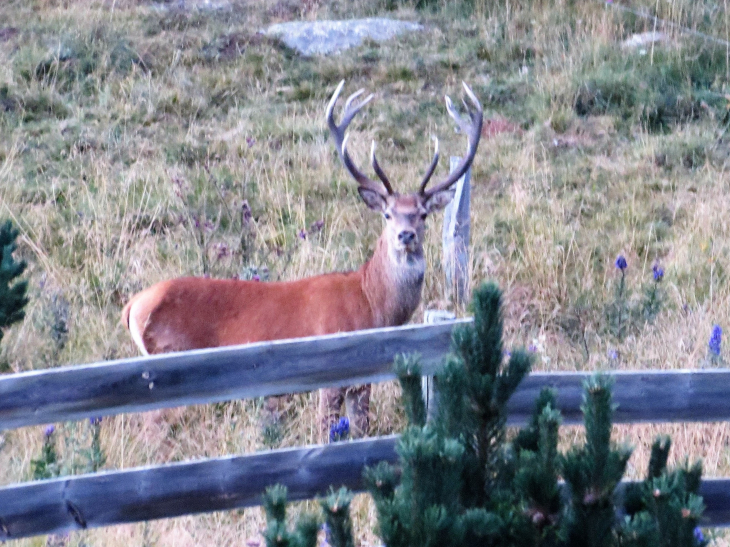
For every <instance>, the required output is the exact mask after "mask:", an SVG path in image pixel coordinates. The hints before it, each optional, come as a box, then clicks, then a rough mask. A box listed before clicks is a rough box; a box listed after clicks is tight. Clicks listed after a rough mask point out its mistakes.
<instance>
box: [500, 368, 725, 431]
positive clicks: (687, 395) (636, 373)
mask: <svg viewBox="0 0 730 547" xmlns="http://www.w3.org/2000/svg"><path fill="white" fill-rule="evenodd" d="M590 374H591V373H588V372H550V373H534V374H531V375H530V376H529V377H528V378H526V379H525V380H524V381H523V382H522V384H521V385H520V387H519V388H518V390H517V392H516V393H515V395H514V396H513V397H512V399H511V400H510V401H509V404H508V409H509V411H510V417H509V422H510V423H512V424H521V423H525V421H526V420H527V418H528V417H529V415H530V413H531V412H532V405H533V402H534V400H535V398H536V397H537V394H538V393H539V392H540V390H541V389H542V388H543V387H551V388H554V389H555V390H556V392H557V405H558V408H559V409H560V411H561V412H562V414H563V423H566V424H570V423H581V422H582V421H583V420H582V414H581V411H580V405H581V404H582V401H583V382H584V381H585V379H586V378H588V377H589V376H590ZM611 376H613V378H614V380H615V384H614V389H613V400H614V402H615V403H616V404H617V405H618V407H617V409H616V411H615V413H614V422H615V423H641V422H654V423H659V422H719V421H727V420H730V370H728V369H702V370H627V371H623V370H622V371H614V372H612V373H611Z"/></svg>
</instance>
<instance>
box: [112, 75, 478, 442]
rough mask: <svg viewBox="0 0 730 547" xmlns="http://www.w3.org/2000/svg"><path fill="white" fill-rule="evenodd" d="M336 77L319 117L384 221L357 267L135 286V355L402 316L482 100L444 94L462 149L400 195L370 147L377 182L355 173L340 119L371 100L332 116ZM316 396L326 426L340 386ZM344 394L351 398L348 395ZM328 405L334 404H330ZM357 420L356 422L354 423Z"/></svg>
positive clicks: (125, 318) (381, 322)
mask: <svg viewBox="0 0 730 547" xmlns="http://www.w3.org/2000/svg"><path fill="white" fill-rule="evenodd" d="M343 85H344V81H343V82H341V83H340V85H339V86H338V87H337V90H336V91H335V93H334V94H333V96H332V99H331V100H330V103H329V105H328V107H327V116H326V117H327V124H328V126H329V129H330V133H331V134H332V137H333V138H334V142H335V146H336V147H337V152H338V154H339V156H340V159H341V160H342V162H343V164H344V165H345V167H346V168H347V170H348V171H349V172H350V174H351V175H352V177H353V178H354V179H355V180H356V181H357V183H358V192H359V193H360V197H362V199H363V201H364V202H365V204H366V205H367V206H368V207H369V208H370V209H372V210H373V211H377V212H379V213H381V214H382V215H383V217H384V219H385V228H384V230H383V233H382V234H381V236H380V238H379V239H378V242H377V245H376V248H375V251H374V253H373V256H372V258H371V259H370V260H369V261H368V262H366V263H365V264H364V265H363V266H362V267H361V268H360V269H359V270H357V271H354V272H349V273H330V274H325V275H318V276H314V277H309V278H306V279H300V280H298V281H288V282H277V283H260V282H256V281H238V280H224V279H207V278H198V277H185V278H179V279H172V280H170V281H163V282H161V283H158V284H156V285H154V286H152V287H150V288H149V289H147V290H145V291H142V292H141V293H139V294H137V295H135V296H134V297H133V298H132V299H131V300H130V301H129V303H128V304H127V305H126V306H125V307H124V310H123V312H122V322H123V323H124V325H125V326H126V327H127V328H129V331H130V334H131V335H132V339H133V340H134V342H135V343H136V344H137V346H138V347H139V349H140V351H141V352H142V353H144V354H152V353H164V352H170V351H184V350H191V349H200V348H209V347H217V346H228V345H236V344H245V343H249V342H261V341H266V340H278V339H283V338H298V337H303V336H314V335H321V334H331V333H336V332H344V331H353V330H360V329H368V328H375V327H387V326H396V325H402V324H404V323H406V322H407V321H408V320H409V319H410V318H411V315H412V314H413V312H414V311H415V310H416V308H417V307H418V304H419V302H420V300H421V288H422V286H423V276H424V273H425V263H424V258H423V236H424V231H425V222H426V218H427V217H428V215H429V214H431V213H433V212H435V211H438V210H440V209H442V208H443V207H445V206H446V205H447V204H448V203H449V202H450V201H451V199H452V198H453V185H454V183H455V182H456V181H457V180H458V179H459V178H461V176H462V175H463V174H464V173H465V172H466V170H467V169H468V168H469V166H470V165H471V163H472V161H473V159H474V156H475V154H476V151H477V145H478V143H479V138H480V136H481V129H482V108H481V105H480V104H479V101H478V100H477V98H476V97H475V96H474V94H473V92H472V91H471V89H469V87H468V86H467V85H466V84H464V91H465V92H466V94H467V96H468V97H469V99H470V101H471V106H472V107H473V109H472V110H470V109H469V105H467V103H466V102H464V104H465V106H467V110H469V117H470V119H469V121H466V120H464V119H463V118H462V117H461V116H460V115H459V114H458V113H457V111H456V109H455V108H454V106H453V104H452V103H451V100H450V99H449V98H448V97H446V108H447V110H448V112H449V115H450V116H451V117H452V118H453V119H454V121H456V123H457V124H458V126H459V128H460V129H461V131H462V132H463V133H464V134H466V135H467V137H468V139H469V148H468V150H467V154H466V156H465V157H464V158H463V159H462V160H461V162H460V163H459V165H458V166H457V167H456V169H455V170H454V171H453V172H452V173H450V174H449V175H448V176H447V177H446V179H444V180H442V181H441V182H439V183H437V184H435V185H433V186H432V187H430V188H427V185H428V183H429V180H430V179H431V176H432V175H433V173H434V171H435V169H436V166H437V164H438V159H439V153H438V140H436V152H435V153H434V157H433V160H432V161H431V164H430V166H429V167H428V169H427V171H426V174H425V176H424V177H423V179H422V180H421V184H420V186H419V189H418V191H416V192H413V193H409V194H404V195H401V194H399V193H398V192H395V191H394V190H393V187H392V185H391V184H390V181H389V180H388V177H387V176H386V175H385V173H384V172H383V170H382V169H381V167H380V165H379V164H378V161H377V158H376V157H375V143H373V147H372V149H371V161H372V166H373V169H374V171H375V173H376V175H377V176H378V178H379V179H380V182H376V181H374V180H372V179H370V178H368V177H367V176H366V175H365V174H363V173H362V172H361V171H360V170H359V169H358V168H357V167H356V166H355V164H354V162H353V161H352V159H351V158H350V155H349V153H348V151H347V138H348V135H347V133H346V131H347V127H348V125H349V124H350V122H351V121H352V119H353V118H354V116H355V115H356V114H357V113H358V112H359V111H360V109H361V108H362V107H363V106H365V105H366V104H367V103H368V102H369V101H370V100H371V99H372V95H370V96H369V97H368V98H366V99H364V100H362V101H360V102H359V103H357V104H355V100H356V99H357V97H359V96H360V94H361V93H362V90H361V91H358V92H357V93H354V94H353V95H351V96H350V97H349V98H348V99H347V102H346V103H345V109H344V110H345V111H344V114H343V116H342V121H341V123H340V124H339V125H338V124H337V123H336V122H335V120H334V116H333V111H334V107H335V104H336V102H337V99H338V97H339V94H340V91H341V90H342V86H343ZM326 391H328V392H330V393H329V394H325V397H323V398H322V400H323V401H325V403H324V404H325V406H326V407H327V410H326V413H327V416H326V418H325V420H324V421H325V424H324V425H325V427H329V421H330V418H332V417H333V416H336V414H337V413H338V412H339V410H338V409H339V406H341V403H342V401H343V398H344V395H343V394H342V392H341V391H338V390H326ZM369 395H370V391H369V386H365V387H364V388H360V391H358V392H357V393H356V397H355V399H356V400H355V401H354V402H352V401H349V399H348V400H345V403H346V405H345V406H347V407H350V406H352V407H354V408H356V409H357V410H356V414H358V415H359V417H355V422H356V423H355V424H354V425H355V427H354V429H355V431H359V432H360V433H363V432H364V431H365V430H366V429H367V413H368V411H367V408H368V404H369ZM350 403H352V404H350ZM333 409H334V410H333ZM358 421H359V425H358V423H357V422H358Z"/></svg>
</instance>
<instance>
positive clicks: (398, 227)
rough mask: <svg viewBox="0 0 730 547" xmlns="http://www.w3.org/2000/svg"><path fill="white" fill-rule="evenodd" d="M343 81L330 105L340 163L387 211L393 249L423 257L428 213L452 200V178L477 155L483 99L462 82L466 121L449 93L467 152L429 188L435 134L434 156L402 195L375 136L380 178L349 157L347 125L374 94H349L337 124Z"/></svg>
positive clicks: (365, 195) (369, 199) (372, 202)
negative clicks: (383, 161)
mask: <svg viewBox="0 0 730 547" xmlns="http://www.w3.org/2000/svg"><path fill="white" fill-rule="evenodd" d="M344 84H345V81H344V80H343V81H342V82H340V84H339V85H338V86H337V89H336V90H335V92H334V94H333V95H332V99H330V102H329V105H328V106H327V125H328V126H329V129H330V132H331V133H332V136H333V137H334V139H335V145H336V146H337V152H338V153H339V155H340V158H341V159H342V163H343V164H344V165H345V167H346V168H347V170H348V171H349V172H350V174H351V175H352V176H353V178H354V179H355V180H356V181H357V183H358V188H357V190H358V192H359V193H360V197H362V199H363V201H364V202H365V204H366V205H367V206H368V207H369V208H370V209H372V210H373V211H378V212H380V213H382V214H383V217H384V218H385V230H384V234H383V235H384V237H385V238H386V239H387V242H388V246H389V248H390V249H391V250H392V251H394V252H395V253H396V254H400V255H402V254H405V255H417V256H420V255H421V254H422V252H423V233H424V228H425V222H426V218H428V215H429V214H431V213H433V212H435V211H439V210H441V209H443V208H444V207H445V206H446V205H447V204H448V203H449V202H450V201H451V200H452V199H453V197H454V191H455V188H454V183H455V182H456V181H458V180H459V179H460V178H461V177H462V176H463V175H464V173H465V172H466V171H467V169H469V167H470V166H471V164H472V161H473V160H474V156H475V155H476V151H477V146H478V145H479V138H480V137H481V132H482V106H481V104H479V100H478V99H477V98H476V96H475V95H474V92H473V91H472V90H471V89H470V88H469V86H468V85H466V84H465V83H464V84H463V86H464V91H465V92H466V96H467V97H468V98H469V100H470V102H471V108H470V106H469V105H468V104H467V102H466V101H462V102H463V103H464V106H465V107H466V109H467V112H468V113H469V119H468V120H465V119H464V118H462V117H461V116H460V115H459V113H458V112H457V111H456V108H455V107H454V104H453V103H452V102H451V99H450V98H449V97H448V96H446V97H445V100H446V110H447V111H448V113H449V115H450V116H451V117H452V118H453V119H454V121H455V122H456V124H457V126H458V127H459V129H460V130H461V132H462V133H465V134H466V136H467V138H468V139H469V147H468V150H467V153H466V156H464V158H462V160H461V162H460V163H459V165H458V167H457V168H456V169H455V170H454V171H453V172H452V173H450V174H449V176H448V177H446V178H445V179H444V180H442V181H441V182H438V183H437V184H434V185H432V186H431V188H427V186H428V183H429V181H430V180H431V177H432V176H433V174H434V171H435V170H436V166H437V165H438V161H439V145H438V139H437V138H436V137H434V141H435V152H434V155H433V160H432V161H431V165H429V167H428V169H427V170H426V174H425V175H424V177H423V179H422V180H421V184H420V186H419V188H418V190H417V191H416V192H412V193H409V194H399V193H398V192H396V191H394V190H393V186H392V185H391V183H390V180H389V179H388V177H387V176H386V174H385V172H384V171H383V169H382V168H381V167H380V164H379V163H378V160H377V158H376V157H375V141H373V143H372V147H371V149H370V161H371V163H372V165H373V170H374V171H375V174H376V175H377V176H378V178H379V179H380V182H376V181H374V180H372V179H371V178H369V177H367V176H366V175H365V174H363V173H362V172H361V171H360V170H359V169H358V168H357V166H355V164H354V162H353V161H352V158H350V155H349V153H348V151H347V139H348V134H347V127H348V126H349V125H350V122H351V121H352V119H353V118H354V117H355V115H356V114H357V113H358V112H359V111H360V110H361V109H362V107H364V106H365V105H366V104H367V103H369V102H370V100H371V99H372V98H373V95H372V94H371V95H369V96H367V97H366V98H365V99H363V100H362V101H360V102H359V103H355V100H356V99H357V98H358V97H360V96H361V95H362V94H363V90H362V89H361V90H359V91H357V92H355V93H353V94H352V95H350V97H348V99H347V101H346V102H345V111H344V113H343V115H342V121H341V122H340V124H339V125H337V123H336V122H335V120H334V117H333V113H334V108H335V103H337V99H338V98H339V96H340V92H341V91H342V87H343V86H344Z"/></svg>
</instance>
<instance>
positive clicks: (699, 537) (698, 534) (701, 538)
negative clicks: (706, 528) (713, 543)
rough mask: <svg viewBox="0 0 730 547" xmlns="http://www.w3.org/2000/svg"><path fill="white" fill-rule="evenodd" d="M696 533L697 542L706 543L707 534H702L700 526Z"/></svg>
mask: <svg viewBox="0 0 730 547" xmlns="http://www.w3.org/2000/svg"><path fill="white" fill-rule="evenodd" d="M694 535H695V541H696V542H697V543H704V541H705V536H704V535H703V534H702V530H700V527H699V526H698V527H697V528H695V531H694Z"/></svg>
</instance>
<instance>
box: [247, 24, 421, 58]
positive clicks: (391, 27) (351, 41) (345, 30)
mask: <svg viewBox="0 0 730 547" xmlns="http://www.w3.org/2000/svg"><path fill="white" fill-rule="evenodd" d="M422 29H423V25H420V24H418V23H412V22H409V21H397V20H395V19H385V18H369V19H350V20H347V21H294V22H290V23H278V24H276V25H271V26H270V27H268V28H266V29H264V30H262V31H261V32H262V33H263V34H265V35H266V36H268V37H271V38H278V39H280V40H281V41H282V42H284V44H286V45H287V46H288V47H290V48H291V49H294V50H296V51H298V52H299V53H301V54H302V55H304V56H307V57H311V56H314V55H331V54H333V53H339V52H341V51H344V50H345V49H348V48H351V47H354V46H359V45H360V44H362V43H363V41H364V40H365V39H367V38H369V39H371V40H376V41H378V42H382V41H384V40H390V39H391V38H393V37H395V36H397V35H399V34H402V33H404V32H413V31H418V30H422Z"/></svg>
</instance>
